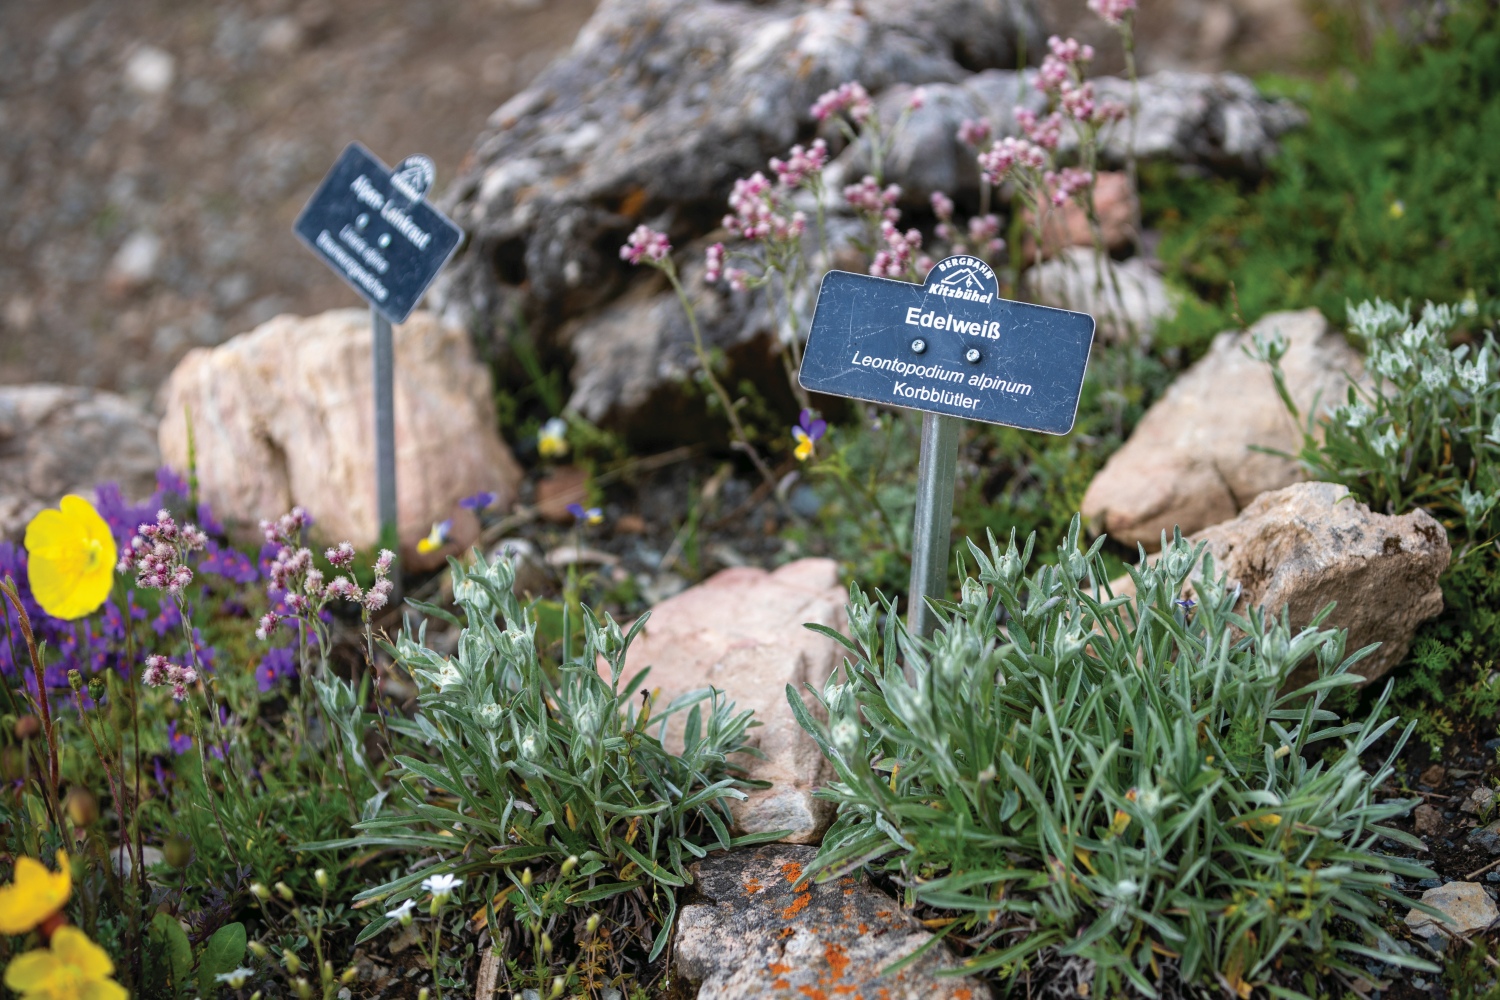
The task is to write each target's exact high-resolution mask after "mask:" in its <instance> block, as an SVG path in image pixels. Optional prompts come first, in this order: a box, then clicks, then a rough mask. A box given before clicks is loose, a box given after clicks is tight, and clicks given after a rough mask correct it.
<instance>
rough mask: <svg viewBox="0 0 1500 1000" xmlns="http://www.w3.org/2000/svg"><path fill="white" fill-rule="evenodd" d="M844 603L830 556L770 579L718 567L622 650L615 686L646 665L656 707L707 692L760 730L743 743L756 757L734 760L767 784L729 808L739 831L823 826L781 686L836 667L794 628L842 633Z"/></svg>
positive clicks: (821, 647)
mask: <svg viewBox="0 0 1500 1000" xmlns="http://www.w3.org/2000/svg"><path fill="white" fill-rule="evenodd" d="M847 596H848V595H847V593H846V592H845V591H844V589H843V588H841V587H840V586H839V584H838V564H837V563H835V562H834V561H833V560H831V559H799V560H797V561H796V562H793V563H788V564H787V565H785V566H782V567H781V568H779V569H777V570H775V571H773V572H767V571H766V570H763V569H757V568H755V567H749V566H745V567H738V568H735V569H726V570H724V571H722V572H720V573H716V574H714V575H713V576H711V577H709V578H708V579H707V580H705V581H704V582H703V583H700V584H698V585H697V586H696V587H692V588H690V589H688V590H685V591H683V592H682V593H680V594H678V595H677V596H675V597H671V598H668V599H667V600H665V601H663V602H661V603H660V604H658V605H657V606H656V607H654V608H652V609H651V619H650V621H649V622H647V624H646V628H645V630H644V632H643V633H642V634H641V635H640V636H639V637H638V638H637V639H636V641H635V642H634V643H633V644H632V645H631V647H630V653H629V655H628V657H627V659H626V661H625V673H624V677H625V679H628V678H630V677H633V676H634V675H635V674H636V673H637V672H638V671H640V670H642V669H644V668H646V667H650V668H651V674H650V676H649V677H648V678H647V681H646V684H647V687H649V688H653V689H656V688H659V689H660V690H661V698H662V701H661V703H662V704H666V703H667V702H668V701H670V700H671V699H672V698H675V697H676V696H678V695H680V694H683V693H684V692H687V691H695V690H700V689H702V688H707V687H715V688H718V689H719V690H721V691H723V692H724V693H725V695H726V696H727V698H728V700H730V701H732V702H734V704H735V705H736V707H737V708H738V709H740V710H744V709H747V708H748V709H754V711H755V719H756V721H757V722H759V723H761V725H760V726H758V727H756V728H753V729H751V730H750V732H749V734H748V739H749V742H751V743H754V744H755V745H756V746H758V748H759V749H760V751H761V753H763V754H765V757H764V758H754V757H747V758H746V759H744V760H741V761H739V762H738V763H740V764H741V765H743V766H744V767H745V768H746V769H747V770H748V771H749V774H750V777H752V778H757V779H762V780H766V781H770V782H772V786H771V787H770V788H767V789H763V790H760V791H754V792H751V793H750V797H749V799H748V800H747V801H745V802H739V803H735V804H734V805H733V810H734V816H735V821H736V824H737V826H738V827H739V828H740V829H741V830H743V831H745V832H747V833H754V832H762V831H768V830H791V831H792V833H791V834H790V835H789V836H787V837H786V838H785V839H786V840H788V841H790V842H792V843H816V842H817V839H818V837H819V836H820V835H821V834H822V832H823V829H824V828H825V827H826V826H827V825H828V821H829V820H830V819H831V815H832V810H831V807H830V804H829V803H828V802H825V801H823V800H820V799H815V798H813V796H812V792H813V790H814V789H815V788H817V787H818V786H819V785H820V784H822V782H823V780H824V779H825V777H826V776H827V774H828V771H827V768H826V764H825V762H824V760H823V755H822V754H821V753H820V752H819V751H818V747H817V744H816V743H814V742H813V740H812V738H811V737H810V736H808V735H807V734H806V733H805V732H803V730H802V728H801V727H800V726H798V725H797V722H796V720H795V719H793V718H792V712H791V708H790V707H789V706H788V705H787V701H786V686H787V685H788V684H790V685H792V686H793V687H794V688H796V689H797V690H798V691H801V690H802V688H803V685H804V684H812V685H813V686H815V687H818V688H821V687H822V685H823V682H824V681H825V680H827V678H828V676H829V674H831V673H832V672H833V671H834V669H836V668H837V667H838V666H839V664H840V662H841V659H842V658H841V656H840V647H839V646H838V645H837V644H836V643H835V642H833V641H832V640H831V639H828V638H826V637H825V636H821V635H819V634H817V633H816V632H813V631H811V630H809V629H805V628H803V627H802V626H803V624H804V623H816V624H819V625H827V626H828V627H830V628H835V629H839V630H840V631H843V630H845V629H846V627H847V622H846V618H845V614H844V602H845V600H846V599H847ZM685 716H686V713H682V712H679V713H678V714H677V715H676V716H674V718H673V720H672V723H671V724H670V725H668V727H667V745H668V747H669V748H673V749H675V750H677V751H680V750H681V749H682V736H683V727H684V725H685V721H686V719H685Z"/></svg>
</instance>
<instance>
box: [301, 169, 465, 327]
mask: <svg viewBox="0 0 1500 1000" xmlns="http://www.w3.org/2000/svg"><path fill="white" fill-rule="evenodd" d="M431 183H432V161H431V160H428V159H427V158H426V157H420V156H414V157H409V158H408V159H406V160H404V161H402V163H401V164H400V165H399V166H398V167H397V169H396V170H395V171H392V170H391V168H389V167H387V166H386V165H385V164H384V163H381V162H380V160H378V159H376V157H375V155H374V154H373V153H371V152H370V151H369V150H368V149H366V148H365V147H363V146H361V145H360V144H359V143H357V142H351V143H350V144H349V145H348V146H346V147H345V148H344V151H343V153H341V154H340V155H339V158H338V162H337V163H335V164H334V165H333V169H332V170H330V171H329V172H328V176H327V177H325V178H323V183H322V184H321V185H319V187H318V190H317V191H316V192H314V194H313V196H312V199H311V200H309V201H308V203H307V206H306V207H305V208H303V209H302V214H301V215H299V216H298V217H297V223H296V225H295V226H293V230H294V231H295V232H296V234H297V238H298V239H300V240H301V241H302V242H303V243H304V244H306V245H307V248H308V249H309V250H311V251H312V252H313V253H315V254H317V255H318V256H319V257H320V258H322V260H323V263H325V264H327V265H328V266H329V267H331V268H333V271H334V273H335V274H337V275H338V276H339V277H341V278H343V279H344V280H345V281H346V282H348V283H349V287H351V288H353V289H354V290H355V291H356V292H358V293H359V294H360V295H362V296H363V297H364V299H365V301H367V302H369V303H370V305H372V306H374V307H375V308H376V309H377V310H378V311H379V312H380V313H381V315H383V316H385V318H386V319H388V320H390V321H391V322H392V323H402V322H405V320H406V317H407V316H409V315H411V311H412V310H413V309H414V308H416V305H417V303H418V302H419V301H420V300H421V298H422V293H423V292H425V291H427V286H428V285H430V284H432V279H433V278H436V277H437V273H438V272H439V271H441V270H442V269H443V265H444V264H446V263H447V262H448V258H449V257H451V256H453V251H454V250H456V249H457V248H458V243H459V240H461V239H463V230H461V229H459V228H458V227H457V226H455V225H454V224H453V222H452V221H451V220H449V219H448V217H447V216H445V215H443V214H442V213H441V212H439V211H438V210H437V209H435V208H433V207H432V206H431V205H429V204H428V203H427V200H426V198H424V197H423V195H424V194H425V193H426V191H427V186H428V185H429V184H431Z"/></svg>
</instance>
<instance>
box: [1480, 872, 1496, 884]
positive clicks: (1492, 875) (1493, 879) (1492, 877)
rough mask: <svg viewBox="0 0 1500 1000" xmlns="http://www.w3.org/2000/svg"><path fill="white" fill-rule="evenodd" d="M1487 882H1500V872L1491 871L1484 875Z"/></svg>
mask: <svg viewBox="0 0 1500 1000" xmlns="http://www.w3.org/2000/svg"><path fill="white" fill-rule="evenodd" d="M1484 880H1485V881H1486V882H1500V872H1490V873H1489V874H1488V875H1486V876H1485V877H1484Z"/></svg>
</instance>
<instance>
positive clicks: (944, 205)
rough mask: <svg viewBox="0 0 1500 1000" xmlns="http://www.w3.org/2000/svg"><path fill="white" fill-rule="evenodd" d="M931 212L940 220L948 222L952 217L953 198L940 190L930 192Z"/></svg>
mask: <svg viewBox="0 0 1500 1000" xmlns="http://www.w3.org/2000/svg"><path fill="white" fill-rule="evenodd" d="M932 214H933V215H935V216H937V217H938V220H939V221H941V222H949V221H952V219H953V199H952V198H950V197H948V196H947V195H945V194H943V192H941V191H934V192H932Z"/></svg>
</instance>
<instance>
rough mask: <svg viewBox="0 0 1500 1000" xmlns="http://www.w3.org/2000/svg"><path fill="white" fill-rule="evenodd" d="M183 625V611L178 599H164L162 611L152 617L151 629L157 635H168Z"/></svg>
mask: <svg viewBox="0 0 1500 1000" xmlns="http://www.w3.org/2000/svg"><path fill="white" fill-rule="evenodd" d="M181 625H182V612H181V611H179V610H177V602H176V601H162V602H161V612H160V613H159V614H158V615H157V616H156V617H155V618H153V619H151V630H152V631H153V632H155V633H156V634H157V635H166V634H167V633H168V632H172V631H174V630H176V629H177V628H179V627H181Z"/></svg>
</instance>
